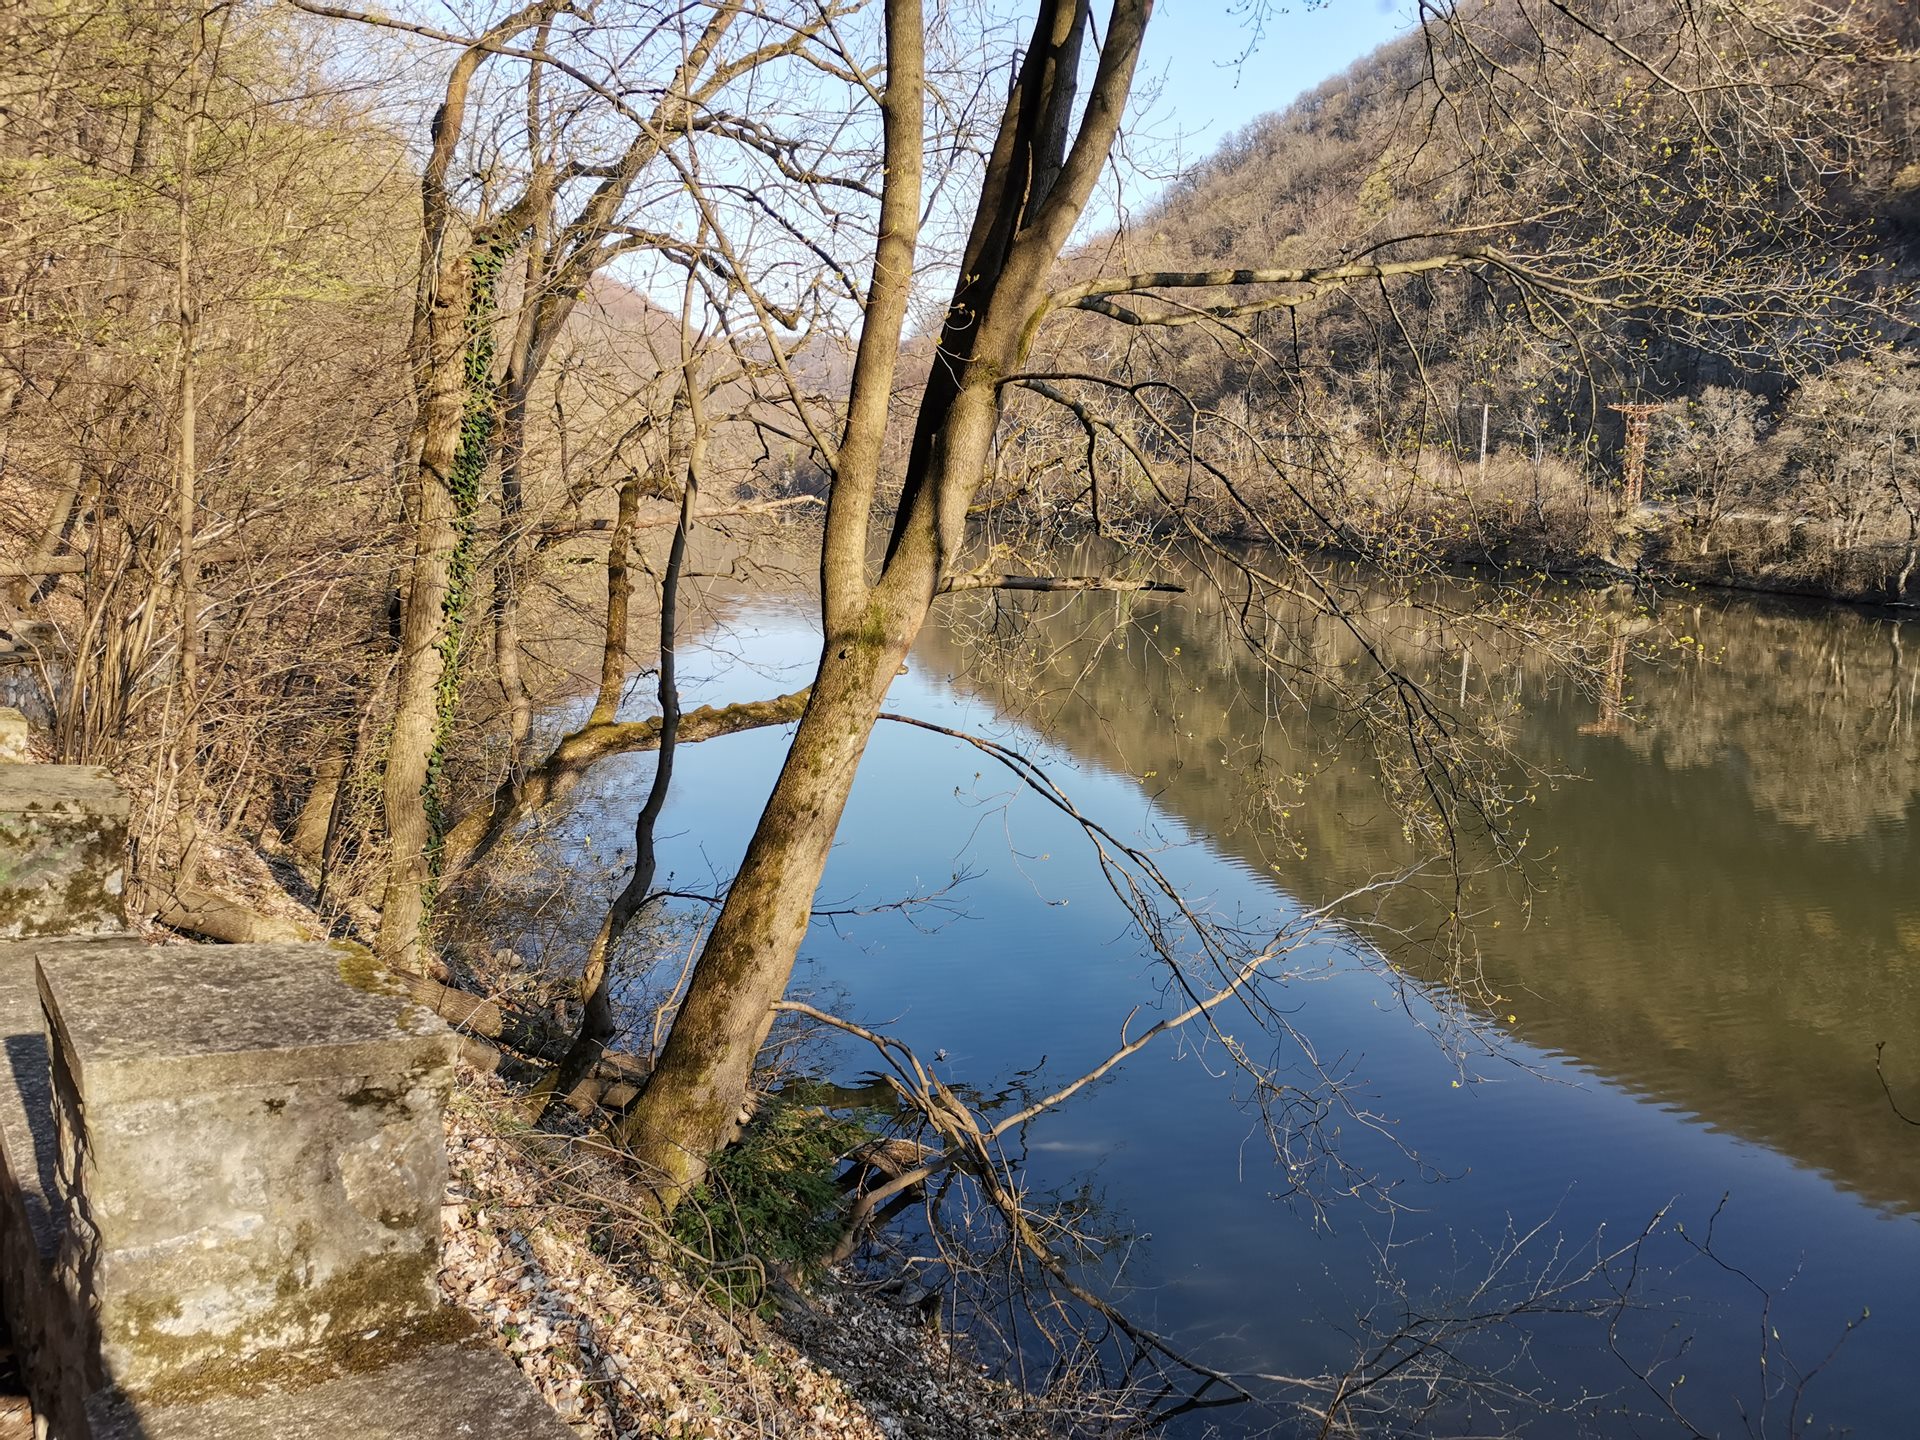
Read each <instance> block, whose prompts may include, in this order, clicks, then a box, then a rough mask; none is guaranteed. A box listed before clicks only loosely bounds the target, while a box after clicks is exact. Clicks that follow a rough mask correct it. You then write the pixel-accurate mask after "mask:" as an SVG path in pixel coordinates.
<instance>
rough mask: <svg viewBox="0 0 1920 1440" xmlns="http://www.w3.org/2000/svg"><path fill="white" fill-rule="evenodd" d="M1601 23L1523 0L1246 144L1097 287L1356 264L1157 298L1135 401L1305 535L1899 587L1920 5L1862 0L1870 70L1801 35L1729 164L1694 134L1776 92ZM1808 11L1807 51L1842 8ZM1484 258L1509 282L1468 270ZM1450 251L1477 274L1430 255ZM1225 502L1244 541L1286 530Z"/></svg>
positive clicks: (1131, 364) (1432, 32)
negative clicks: (1214, 438) (1755, 127)
mask: <svg viewBox="0 0 1920 1440" xmlns="http://www.w3.org/2000/svg"><path fill="white" fill-rule="evenodd" d="M1609 11H1610V13H1612V14H1613V15H1615V16H1616V17H1617V20H1618V24H1619V26H1620V28H1619V29H1618V30H1617V31H1612V32H1608V33H1602V32H1601V31H1599V30H1597V29H1593V28H1591V27H1585V28H1583V25H1582V24H1581V23H1576V22H1575V21H1574V20H1573V19H1571V18H1570V17H1569V16H1567V15H1565V14H1562V13H1560V12H1558V11H1557V10H1556V9H1555V8H1554V7H1547V6H1539V7H1536V6H1532V5H1529V4H1526V3H1518V0H1504V3H1501V4H1498V5H1494V6H1490V7H1483V8H1480V9H1477V10H1476V11H1475V12H1474V18H1473V19H1472V20H1471V21H1466V22H1461V21H1456V22H1455V24H1454V25H1453V26H1452V27H1451V28H1450V27H1449V26H1447V25H1440V24H1435V25H1432V26H1430V27H1429V28H1428V29H1427V30H1426V31H1416V32H1414V33H1412V34H1410V35H1407V36H1404V37H1402V38H1401V39H1399V40H1397V41H1395V42H1393V43H1391V44H1389V45H1387V46H1385V47H1383V48H1381V49H1380V50H1379V51H1377V52H1376V53H1374V54H1373V55H1371V56H1369V57H1367V58H1366V59H1364V60H1362V61H1360V62H1359V63H1358V64H1356V65H1355V66H1353V67H1352V68H1351V69H1350V70H1349V71H1348V72H1347V73H1345V74H1343V75H1340V76H1337V77H1335V78H1334V79H1331V80H1329V81H1327V82H1326V83H1324V84H1322V85H1321V86H1319V87H1318V88H1316V89H1315V90H1313V91H1312V92H1311V93H1309V94H1307V95H1305V96H1303V97H1302V98H1301V99H1300V100H1299V101H1297V102H1296V103H1295V104H1293V105H1292V106H1290V107H1289V108H1287V109H1286V110H1284V111H1282V112H1279V113H1276V114H1273V115H1270V116H1267V117H1265V118H1264V119H1261V120H1259V121H1256V122H1255V123H1253V124H1252V125H1250V126H1248V127H1247V128H1246V129H1245V130H1243V131H1242V132H1240V133H1239V134H1237V135H1235V136H1232V137H1231V138H1229V139H1228V140H1227V141H1226V142H1225V143H1224V144H1223V145H1221V147H1220V148H1219V149H1218V150H1217V151H1216V152H1215V153H1214V154H1213V155H1212V156H1210V157H1209V158H1208V159H1206V160H1205V161H1203V162H1202V163H1200V164H1198V165H1197V166H1195V167H1194V168H1193V169H1192V170H1190V171H1189V172H1188V173H1187V174H1186V175H1185V176H1184V177H1183V178H1182V179H1181V180H1180V181H1178V182H1177V183H1176V184H1175V185H1174V186H1173V187H1172V188H1171V190H1170V191H1169V192H1168V193H1167V194H1166V195H1165V196H1164V197H1163V198H1162V199H1161V200H1159V201H1158V202H1157V203H1156V204H1155V205H1153V206H1152V207H1151V208H1150V209H1149V210H1148V211H1147V212H1146V213H1145V214H1144V215H1142V216H1140V217H1138V218H1137V219H1136V220H1135V221H1134V223H1133V224H1132V225H1131V226H1130V227H1129V229H1128V230H1127V231H1125V232H1122V233H1117V234H1114V235H1110V236H1105V237H1102V238H1101V239H1099V240H1098V241H1096V242H1095V243H1094V244H1092V245H1090V246H1087V247H1083V249H1082V250H1081V252H1080V253H1079V255H1078V257H1077V259H1076V260H1074V261H1072V262H1070V266H1072V267H1074V268H1075V269H1076V273H1082V274H1086V273H1094V272H1095V271H1133V272H1150V271H1168V272H1172V271H1193V270H1206V269H1212V268H1215V267H1228V268H1233V267H1246V266H1258V267H1278V268H1282V269H1284V268H1287V267H1293V268H1295V269H1297V270H1300V271H1301V272H1302V273H1303V274H1304V273H1305V272H1308V271H1325V270H1327V269H1328V268H1329V267H1332V268H1334V269H1336V270H1337V269H1338V267H1341V266H1348V267H1353V269H1354V271H1355V273H1354V274H1353V275H1352V276H1350V277H1348V278H1345V279H1341V280H1336V281H1332V282H1323V283H1313V282H1312V281H1311V280H1308V281H1307V283H1302V284H1296V285H1293V286H1288V287H1280V286H1277V285H1267V286H1258V285H1249V286H1246V287H1243V288H1242V289H1241V290H1240V291H1239V292H1238V299H1239V300H1240V302H1241V303H1242V305H1243V306H1244V305H1245V304H1246V302H1248V301H1251V302H1252V305H1251V307H1250V308H1243V309H1242V310H1241V311H1240V312H1239V313H1236V314H1234V315H1232V316H1225V315H1217V316H1208V315H1205V314H1201V313H1198V312H1196V311H1191V310H1188V311H1183V313H1180V314H1177V315H1176V314H1173V313H1172V312H1171V311H1170V310H1169V309H1168V308H1166V307H1161V308H1160V309H1159V310H1158V311H1157V313H1155V314H1153V315H1151V316H1139V317H1135V320H1134V323H1135V325H1136V328H1135V329H1134V330H1133V331H1132V332H1131V333H1130V334H1129V336H1128V339H1129V341H1130V344H1129V346H1128V348H1127V350H1126V374H1127V376H1128V377H1129V379H1130V380H1132V381H1134V382H1136V383H1144V382H1166V383H1168V384H1171V385H1175V386H1177V387H1178V389H1179V392H1180V396H1181V398H1180V399H1179V401H1178V402H1177V403H1175V402H1170V401H1168V400H1166V399H1165V397H1164V396H1163V398H1162V401H1161V402H1159V403H1162V404H1168V405H1171V408H1172V409H1180V410H1185V409H1186V408H1187V407H1192V410H1193V413H1194V414H1195V415H1197V416H1200V417H1203V418H1202V420H1201V423H1202V425H1203V427H1204V426H1205V425H1206V424H1208V423H1209V422H1210V423H1211V424H1212V426H1213V428H1214V429H1215V430H1216V431H1217V432H1218V440H1219V445H1220V447H1221V448H1220V460H1221V464H1222V466H1223V468H1224V469H1225V470H1226V471H1227V472H1228V473H1229V474H1231V475H1233V476H1234V477H1235V479H1236V480H1237V482H1238V483H1239V484H1241V485H1244V486H1248V487H1252V488H1251V489H1250V490H1248V491H1247V494H1248V495H1252V494H1253V493H1255V492H1259V493H1260V495H1261V505H1260V508H1261V509H1262V511H1263V512H1264V514H1265V515H1266V516H1267V517H1269V518H1270V519H1271V520H1272V521H1273V522H1274V523H1276V524H1279V525H1281V527H1282V528H1284V529H1287V530H1288V531H1289V532H1290V533H1298V534H1304V535H1306V536H1307V537H1308V538H1309V539H1311V538H1313V537H1314V536H1315V534H1317V535H1318V536H1319V538H1321V539H1324V538H1325V531H1326V527H1327V526H1328V525H1332V526H1333V527H1334V528H1335V529H1336V530H1338V531H1340V532H1341V538H1342V539H1343V540H1345V541H1349V542H1351V543H1352V544H1353V545H1354V546H1355V548H1359V549H1363V550H1364V549H1374V548H1378V547H1379V546H1383V545H1384V546H1388V547H1393V546H1399V547H1405V546H1407V545H1410V544H1415V543H1422V542H1431V541H1432V540H1433V539H1435V538H1439V539H1441V540H1444V541H1446V542H1447V548H1448V549H1449V550H1450V551H1451V552H1452V553H1453V554H1454V555H1455V557H1456V558H1472V559H1485V558H1503V557H1504V558H1509V559H1515V558H1517V559H1522V560H1526V561H1529V562H1532V561H1547V562H1557V563H1561V564H1577V563H1580V562H1582V561H1583V560H1590V559H1600V560H1619V561H1622V562H1623V563H1625V564H1626V565H1628V566H1632V565H1634V564H1635V563H1636V562H1641V561H1645V562H1648V563H1651V562H1654V561H1660V562H1663V563H1665V564H1666V565H1668V567H1669V568H1678V569H1679V570H1680V571H1682V572H1684V573H1687V574H1690V575H1693V576H1695V577H1697V578H1708V579H1724V580H1731V581H1734V582H1736V583H1757V584H1762V585H1777V586H1780V587H1782V588H1805V589H1809V590H1813V591H1819V592H1829V593H1842V594H1849V595H1860V596H1874V595H1888V596H1890V595H1893V594H1897V593H1904V591H1905V588H1906V587H1907V586H1909V585H1911V583H1912V579H1913V572H1914V554H1915V552H1914V544H1915V541H1916V539H1920V352H1916V350H1915V348H1914V347H1915V345H1916V343H1920V330H1916V325H1915V311H1914V309H1913V298H1912V286H1913V283H1914V281H1915V279H1916V277H1920V84H1917V83H1916V74H1915V71H1916V66H1915V63H1914V55H1915V52H1916V45H1920V12H1916V11H1915V10H1914V8H1913V7H1912V6H1910V5H1906V4H1901V3H1898V0H1876V3H1871V4H1862V5H1856V6H1853V7H1851V8H1850V10H1849V12H1848V13H1849V22H1850V24H1852V25H1853V26H1855V27H1856V29H1855V31H1854V34H1855V35H1856V37H1857V38H1858V39H1859V40H1860V44H1859V49H1858V52H1857V54H1856V55H1854V56H1853V57H1850V63H1848V64H1847V65H1844V66H1826V67H1824V68H1823V67H1822V66H1821V65H1819V64H1818V63H1817V62H1816V61H1814V60H1812V59H1810V58H1809V57H1808V56H1807V55H1806V54H1805V53H1797V54H1796V53H1795V52H1793V50H1792V49H1791V47H1790V46H1788V45H1787V44H1786V43H1784V40H1783V41H1782V42H1781V43H1780V44H1779V45H1778V46H1777V47H1776V48H1777V51H1778V53H1777V54H1775V55H1773V56H1772V57H1766V56H1762V57H1761V59H1762V62H1763V63H1764V64H1771V65H1773V66H1774V67H1776V70H1775V73H1777V74H1779V75H1781V76H1782V77H1786V76H1788V75H1789V74H1791V77H1792V80H1791V83H1790V84H1789V85H1788V86H1787V87H1786V90H1787V91H1788V92H1789V93H1791V94H1792V95H1793V96H1794V99H1793V100H1791V101H1790V102H1789V105H1788V106H1787V107H1786V108H1785V109H1779V108H1776V109H1775V110H1774V112H1773V113H1772V114H1771V115H1770V117H1769V119H1768V122H1767V123H1768V124H1769V125H1772V126H1775V127H1777V128H1776V129H1775V130H1774V132H1773V134H1772V138H1771V140H1770V141H1767V142H1761V143H1756V141H1755V136H1754V135H1753V133H1752V131H1751V129H1748V130H1747V131H1746V132H1745V133H1744V134H1743V136H1742V138H1741V139H1740V140H1738V141H1735V140H1731V139H1730V140H1729V141H1728V151H1729V153H1723V154H1714V153H1711V152H1710V151H1709V150H1708V149H1707V148H1706V147H1702V146H1699V145H1698V144H1697V143H1696V142H1695V141H1692V140H1687V139H1684V138H1682V134H1683V132H1684V131H1686V130H1687V129H1688V128H1689V124H1688V122H1689V119H1690V118H1691V119H1693V120H1699V121H1701V122H1702V123H1704V124H1705V125H1706V126H1707V127H1708V129H1709V130H1711V129H1712V127H1714V126H1722V127H1725V128H1726V130H1727V133H1728V134H1729V135H1731V134H1732V133H1733V130H1734V129H1735V128H1736V127H1738V126H1739V125H1740V124H1741V123H1742V120H1743V118H1746V119H1750V118H1752V115H1753V113H1755V112H1756V111H1757V109H1758V107H1759V104H1760V101H1759V97H1758V95H1757V93H1756V91H1755V89H1754V87H1752V86H1751V85H1750V84H1743V83H1741V82H1740V81H1739V80H1738V79H1737V78H1735V77H1733V76H1731V74H1723V75H1716V74H1714V73H1712V69H1713V67H1712V66H1711V65H1705V66H1700V65H1696V67H1695V69H1694V70H1693V72H1692V73H1690V74H1679V73H1675V74H1674V75H1672V76H1671V77H1668V78H1667V79H1665V80H1663V82H1662V83H1661V84H1659V85H1655V86H1651V87H1649V86H1644V85H1639V84H1636V83H1634V75H1635V72H1636V70H1637V67H1638V65H1639V64H1640V63H1641V61H1642V60H1645V59H1654V58H1658V57H1671V56H1675V55H1678V54H1679V53H1680V46H1679V44H1678V42H1677V41H1675V40H1674V39H1673V37H1672V36H1671V34H1670V33H1666V32H1663V30H1662V28H1661V27H1662V25H1663V24H1666V23H1668V22H1666V21H1665V20H1663V17H1662V13H1661V12H1660V11H1659V10H1658V7H1650V6H1644V5H1633V4H1625V5H1617V6H1611V7H1609ZM1787 13H1788V14H1790V15H1791V17H1792V19H1791V20H1790V21H1788V22H1785V23H1783V27H1782V29H1781V31H1780V34H1781V35H1782V36H1786V35H1790V34H1791V33H1792V31H1793V25H1794V24H1795V23H1803V24H1811V23H1813V21H1814V20H1815V19H1816V18H1817V17H1822V16H1826V15H1829V14H1831V13H1833V12H1830V11H1828V10H1826V9H1825V8H1824V7H1821V6H1817V5H1800V6H1790V7H1787ZM1761 43H1762V44H1765V43H1768V42H1764V41H1763V42H1761ZM1722 59H1723V60H1724V57H1722ZM1778 98H1779V97H1778V96H1774V97H1772V99H1773V100H1774V101H1777V100H1778ZM1736 146H1737V147H1738V149H1737V151H1736V150H1735V147H1736ZM1715 231H1718V232H1719V234H1718V235H1717V236H1715V235H1714V234H1713V233H1712V232H1715ZM1482 249H1484V250H1486V251H1488V252H1498V254H1499V255H1501V256H1506V257H1511V258H1512V260H1513V261H1514V262H1515V263H1514V264H1513V265H1512V266H1509V265H1507V264H1506V263H1505V261H1504V260H1503V259H1499V258H1496V259H1494V260H1493V261H1492V263H1488V264H1471V263H1467V262H1468V261H1469V260H1470V258H1471V256H1472V255H1473V254H1474V253H1475V252H1478V251H1480V250H1482ZM1443 251H1454V252H1458V257H1459V263H1453V264H1442V265H1437V266H1436V265H1433V264H1432V263H1431V262H1432V261H1433V260H1434V259H1435V258H1436V257H1437V256H1438V255H1439V253H1440V252H1443ZM1629 257H1630V258H1629ZM1623 260H1624V261H1626V263H1624V264H1622V263H1621V262H1622V261H1623ZM1543 262H1544V263H1547V264H1550V265H1552V266H1554V268H1555V271H1556V274H1555V283H1554V284H1553V285H1550V286H1544V287H1542V286H1531V287H1530V286H1528V285H1527V284H1526V283H1525V276H1524V275H1522V274H1521V273H1520V272H1521V271H1522V270H1524V269H1525V268H1527V267H1528V266H1531V265H1537V264H1540V263H1543ZM1376 266H1377V267H1378V273H1375V272H1374V271H1373V270H1372V269H1370V267H1376ZM1583 302H1588V303H1583ZM1149 308H1151V307H1149ZM1176 327H1177V328H1176ZM1077 334H1078V335H1079V336H1080V337H1083V338H1082V340H1081V342H1080V343H1079V344H1075V343H1072V342H1068V343H1065V344H1063V345H1061V346H1060V347H1059V348H1058V349H1057V350H1056V351H1055V352H1054V357H1053V358H1054V360H1055V361H1056V362H1057V363H1059V364H1060V365H1061V367H1062V368H1063V369H1073V368H1079V367H1081V366H1082V365H1084V366H1085V368H1094V366H1095V365H1097V364H1101V363H1104V362H1105V360H1106V359H1107V358H1109V357H1110V356H1111V355H1113V354H1114V353H1115V352H1114V349H1113V346H1114V337H1113V327H1111V326H1110V325H1101V326H1095V325H1093V324H1085V325H1083V326H1082V327H1081V329H1080V330H1079V331H1078V332H1077ZM1630 403H1652V404H1655V405H1657V406H1658V407H1659V408H1658V409H1657V411H1656V413H1654V414H1653V415H1652V417H1651V427H1650V428H1651V434H1650V436H1649V448H1648V453H1647V480H1646V488H1645V492H1644V493H1645V497H1646V498H1647V499H1648V500H1650V501H1652V502H1654V506H1653V508H1652V509H1651V511H1650V512H1647V513H1642V514H1640V515H1639V516H1638V517H1637V518H1636V517H1634V516H1633V515H1630V514H1627V513H1625V512H1626V511H1629V510H1631V509H1632V507H1631V506H1627V507H1622V506H1621V505H1620V504H1619V503H1618V501H1619V498H1620V497H1619V489H1620V482H1621V478H1622V469H1623V461H1624V455H1623V452H1624V450H1625V449H1626V436H1625V421H1624V418H1623V416H1622V415H1621V414H1619V413H1617V412H1616V411H1615V410H1614V409H1613V407H1614V406H1616V405H1619V404H1630ZM1168 413H1171V411H1170V410H1169V412H1168ZM1052 419H1053V420H1054V421H1056V422H1057V421H1059V420H1060V417H1058V416H1054V417H1052ZM1187 424H1188V421H1187V420H1185V419H1182V420H1181V421H1180V422H1179V428H1182V429H1184V428H1186V426H1187ZM1069 428H1070V429H1071V428H1073V427H1072V426H1071V425H1069ZM1074 443H1077V442H1074ZM1020 463H1027V462H1024V461H1023V462H1020ZM1028 468H1031V466H1030V464H1029V467H1028ZM1123 468H1124V467H1123ZM1012 473H1013V474H1014V475H1015V477H1016V483H1017V478H1018V477H1019V476H1020V475H1021V474H1023V473H1024V471H1022V470H1020V469H1018V468H1017V467H1016V468H1015V469H1014V470H1013V472H1012ZM1282 477H1284V478H1282ZM1134 488H1136V490H1137V488H1138V487H1134ZM1128 489H1129V487H1124V486H1123V487H1121V488H1120V493H1119V495H1118V496H1117V497H1115V499H1114V500H1112V501H1110V510H1111V511H1112V513H1114V514H1119V513H1121V512H1122V511H1124V510H1125V508H1126V502H1127V500H1128ZM1269 489H1274V490H1275V493H1272V494H1268V493H1267V491H1268V490H1269ZM1059 490H1060V483H1059V482H1056V483H1055V484H1054V486H1053V491H1054V493H1055V494H1056V495H1057V493H1058V492H1059ZM1293 491H1304V492H1307V493H1310V494H1312V495H1314V496H1315V497H1316V498H1315V501H1314V503H1313V505H1311V506H1309V508H1310V509H1313V510H1316V511H1319V512H1320V513H1316V514H1308V515H1302V514H1300V513H1299V507H1300V505H1301V504H1302V503H1303V502H1302V500H1301V496H1300V495H1299V494H1296V493H1289V492H1293ZM1610 493H1611V495H1612V497H1613V498H1612V501H1611V502H1610V501H1609V494H1610ZM1216 498H1217V499H1218V502H1219V504H1220V506H1221V513H1220V515H1219V517H1218V520H1217V523H1218V524H1220V525H1222V526H1224V527H1227V528H1232V529H1238V530H1243V531H1246V532H1247V533H1258V532H1259V530H1260V528H1261V522H1260V521H1258V520H1255V519H1254V518H1252V517H1250V516H1248V515H1246V514H1244V513H1240V507H1239V506H1238V505H1237V504H1236V502H1234V501H1232V500H1230V499H1227V498H1226V497H1224V496H1218V497H1216ZM1322 502H1324V504H1322ZM1145 508H1146V509H1147V510H1148V511H1152V510H1154V509H1155V508H1156V502H1155V501H1154V500H1152V499H1150V498H1148V499H1146V500H1145ZM1463 524H1464V525H1465V527H1466V531H1465V534H1464V536H1463V535H1462V534H1461V533H1460V532H1461V526H1462V525H1463ZM1623 525H1624V527H1625V528H1624V532H1623V530H1622V527H1623ZM1650 530H1651V531H1653V532H1655V533H1653V534H1651V535H1650V534H1649V531H1650ZM1909 598H1911V596H1909Z"/></svg>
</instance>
